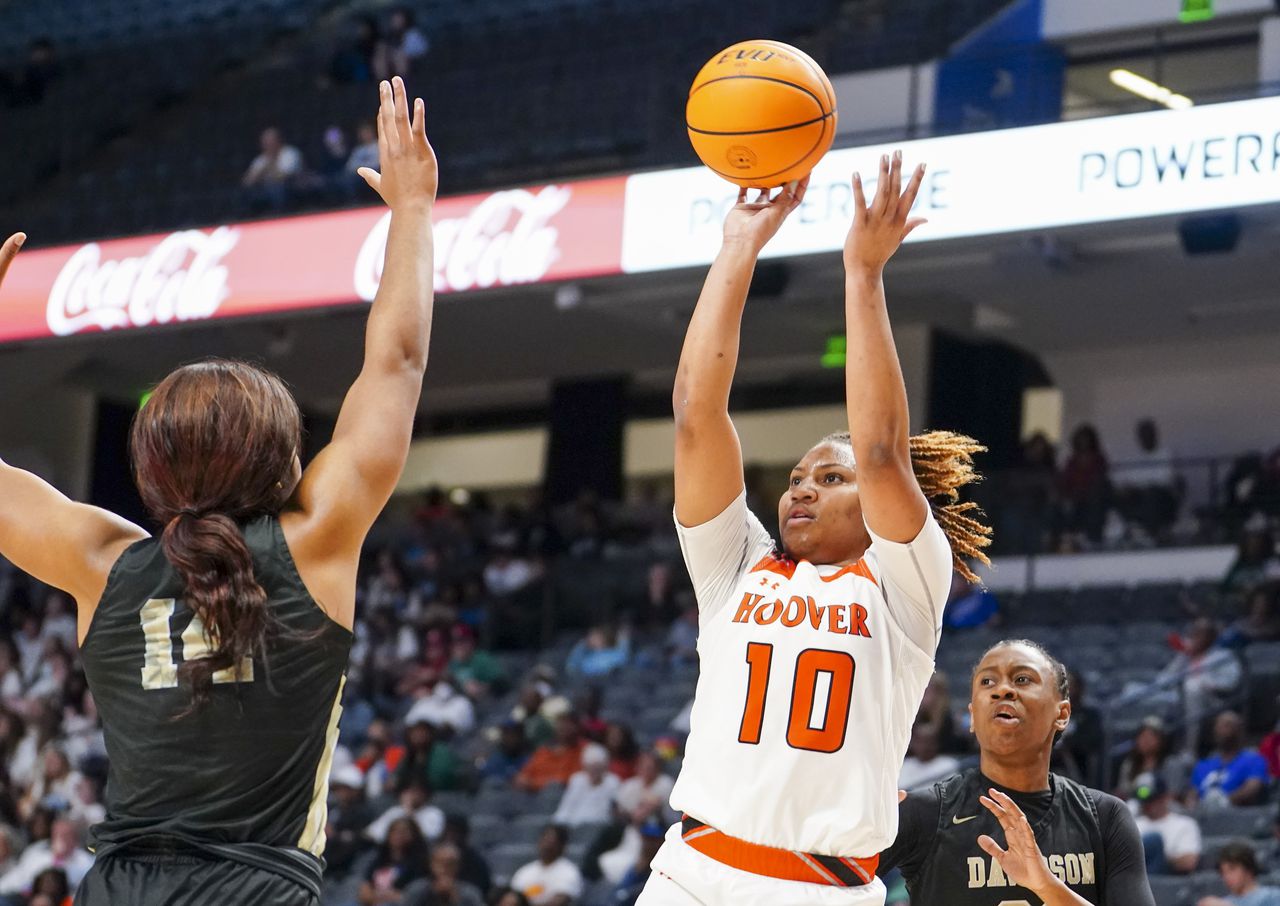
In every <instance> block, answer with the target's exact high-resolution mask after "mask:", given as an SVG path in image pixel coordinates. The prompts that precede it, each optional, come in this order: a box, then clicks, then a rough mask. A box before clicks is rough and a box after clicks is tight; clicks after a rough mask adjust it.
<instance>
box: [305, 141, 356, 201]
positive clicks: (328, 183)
mask: <svg viewBox="0 0 1280 906" xmlns="http://www.w3.org/2000/svg"><path fill="white" fill-rule="evenodd" d="M350 156H351V149H350V148H348V147H347V133H346V132H344V131H343V129H342V127H341V126H330V127H329V128H327V129H325V130H324V135H323V136H322V137H321V139H320V154H319V155H318V161H319V162H318V163H317V164H316V170H315V174H314V175H315V189H316V193H317V194H318V195H319V196H320V198H321V200H326V201H331V202H335V203H336V202H340V201H344V200H346V198H347V197H348V195H347V188H348V185H349V184H348V182H347V177H346V170H347V158H349V157H350Z"/></svg>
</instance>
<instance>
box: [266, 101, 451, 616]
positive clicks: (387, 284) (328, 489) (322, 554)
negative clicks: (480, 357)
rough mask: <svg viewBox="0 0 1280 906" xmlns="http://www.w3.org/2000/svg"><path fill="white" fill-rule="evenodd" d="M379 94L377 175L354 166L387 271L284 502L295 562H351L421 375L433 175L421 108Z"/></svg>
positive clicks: (400, 463) (429, 297)
mask: <svg viewBox="0 0 1280 906" xmlns="http://www.w3.org/2000/svg"><path fill="white" fill-rule="evenodd" d="M379 92H380V96H381V106H380V108H379V111H378V156H379V162H380V168H381V172H375V171H373V170H370V169H368V168H362V169H361V170H360V175H361V176H362V177H364V179H365V181H366V182H368V183H369V185H370V186H371V187H372V188H373V189H374V190H375V191H376V192H377V193H378V194H379V195H380V196H382V199H383V201H385V202H386V203H387V206H388V207H390V208H391V226H390V230H389V231H388V234H387V251H386V264H385V267H384V268H383V273H382V282H381V284H380V285H379V287H378V293H377V295H376V297H375V298H374V300H373V306H372V308H371V309H370V311H369V321H368V326H367V327H366V328H365V347H364V364H363V366H362V368H361V370H360V374H359V376H358V377H357V378H356V380H355V383H354V384H352V386H351V389H350V390H349V391H348V392H347V396H346V399H345V400H344V401H343V403H342V409H341V411H340V412H339V414H338V421H337V425H336V427H335V428H334V432H333V440H332V442H331V443H330V444H329V445H328V446H327V447H325V449H324V450H322V451H321V452H320V454H319V455H318V456H316V458H315V460H314V461H313V462H312V463H311V465H310V466H309V467H308V468H307V470H306V472H305V473H304V474H303V476H302V480H301V482H300V483H299V486H298V490H297V492H296V494H295V496H294V500H293V506H294V507H295V508H297V509H300V510H301V511H302V513H303V515H304V517H305V525H304V526H303V530H302V531H301V532H300V535H301V537H300V538H299V540H298V541H297V544H298V545H299V547H301V548H303V549H304V550H303V551H302V554H303V556H304V557H310V558H312V559H314V560H318V561H322V562H323V561H325V560H326V559H332V560H334V562H337V563H341V564H344V568H345V565H347V564H349V563H350V562H354V560H353V559H352V558H353V555H354V554H355V553H356V552H358V551H359V548H360V545H361V544H362V543H363V541H364V537H365V535H366V534H367V533H368V530H369V528H370V526H371V525H372V524H373V521H374V519H375V518H376V517H377V515H378V513H379V512H381V510H382V508H383V506H385V505H386V502H387V500H388V499H389V498H390V496H391V492H392V491H393V490H394V488H395V486H396V483H397V482H398V481H399V479H400V474H401V472H402V471H403V470H404V463H405V458H406V457H407V456H408V452H409V443H410V440H411V438H412V432H413V419H414V415H415V413H416V412H417V408H418V399H419V396H420V394H421V391H422V377H423V373H424V372H425V370H426V367H427V346H428V342H429V339H430V335H431V313H432V302H433V297H434V287H433V279H434V264H433V253H432V233H431V214H432V209H433V207H434V205H435V197H436V184H437V168H436V157H435V152H434V151H433V150H432V148H431V144H430V143H429V142H428V141H427V135H426V131H425V124H424V118H425V112H424V108H423V103H422V100H421V99H417V100H415V101H414V104H413V111H412V118H411V116H410V110H409V100H408V97H407V96H406V94H405V87H404V82H403V81H402V80H401V79H400V78H399V77H396V78H395V79H393V80H392V81H391V82H390V83H387V82H383V83H381V85H380V86H379ZM291 543H294V542H293V541H292V540H291ZM351 578H352V581H354V574H352V577H351ZM347 598H348V596H346V595H344V596H343V597H342V598H340V599H339V602H338V603H339V609H340V610H342V611H343V612H342V613H340V614H333V615H334V616H335V618H336V619H338V620H339V622H343V623H346V624H348V625H349V624H350V620H351V618H352V614H351V613H346V612H345V610H346V609H347V608H348V607H350V606H352V601H351V600H347ZM344 602H345V603H344ZM331 613H332V611H331Z"/></svg>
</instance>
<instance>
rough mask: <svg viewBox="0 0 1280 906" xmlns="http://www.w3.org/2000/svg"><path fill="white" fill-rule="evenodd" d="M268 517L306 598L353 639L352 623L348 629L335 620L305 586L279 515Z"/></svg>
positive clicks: (285, 558)
mask: <svg viewBox="0 0 1280 906" xmlns="http://www.w3.org/2000/svg"><path fill="white" fill-rule="evenodd" d="M270 519H271V533H272V536H273V537H274V538H275V539H276V540H277V541H278V542H280V549H281V550H282V551H283V552H284V562H285V565H287V566H288V567H289V572H290V573H292V574H293V578H294V579H296V580H297V581H298V586H299V587H300V588H301V589H302V590H303V591H305V592H306V593H307V598H308V599H309V600H310V601H311V604H312V606H313V607H315V609H316V610H318V611H320V613H322V614H323V615H324V618H325V619H326V620H328V621H329V622H330V623H332V624H333V625H334V626H335V627H337V628H338V629H340V630H341V631H343V632H345V633H346V634H347V635H349V636H351V638H352V639H354V638H355V632H354V631H353V629H354V624H353V629H348V628H347V627H346V626H343V625H342V624H341V623H339V622H338V621H337V620H335V619H334V618H333V615H332V614H331V613H329V611H327V610H325V609H324V605H322V604H321V603H320V600H319V599H318V598H317V597H316V596H315V595H314V594H312V593H311V589H310V588H308V587H307V583H306V582H305V581H304V580H303V578H302V573H301V572H299V571H298V564H297V561H295V560H294V559H293V551H292V550H291V549H290V548H289V539H288V538H286V537H285V536H284V526H283V525H281V524H280V517H279V516H272V517H270Z"/></svg>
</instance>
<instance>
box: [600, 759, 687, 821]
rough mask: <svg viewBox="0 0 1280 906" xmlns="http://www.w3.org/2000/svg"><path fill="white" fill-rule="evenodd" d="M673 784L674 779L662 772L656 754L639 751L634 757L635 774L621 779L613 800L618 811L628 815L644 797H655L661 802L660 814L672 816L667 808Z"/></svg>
mask: <svg viewBox="0 0 1280 906" xmlns="http://www.w3.org/2000/svg"><path fill="white" fill-rule="evenodd" d="M673 786H675V779H674V778H673V777H672V776H671V775H670V774H664V773H663V772H662V761H661V760H660V759H659V758H658V756H657V755H655V754H654V753H653V752H641V753H640V757H639V758H637V759H636V775H635V776H634V777H631V778H630V779H628V780H624V781H622V785H621V786H619V787H618V793H617V795H616V796H614V797H613V801H614V804H615V805H617V807H618V811H620V812H621V813H622V814H623V815H624V816H627V817H630V816H632V815H634V813H635V811H636V809H637V808H639V807H640V804H641V802H642V801H644V800H645V799H646V798H648V799H656V800H657V801H658V802H660V803H662V812H661V814H662V815H663V817H664V819H666V818H673V817H674V816H672V815H669V814H668V812H669V811H670V809H668V808H667V802H668V801H669V800H670V799H671V788H672V787H673Z"/></svg>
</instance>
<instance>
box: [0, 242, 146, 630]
mask: <svg viewBox="0 0 1280 906" xmlns="http://www.w3.org/2000/svg"><path fill="white" fill-rule="evenodd" d="M26 241H27V234H26V233H14V234H13V235H12V236H10V237H9V238H8V239H6V240H5V241H4V245H0V284H3V283H4V277H5V274H7V273H8V271H9V265H11V264H12V263H13V259H14V258H16V257H17V255H18V250H19V249H20V248H22V244H23V243H24V242H26ZM146 536H147V533H146V532H145V531H143V530H142V529H140V528H139V527H138V526H136V525H134V524H133V523H131V522H129V521H127V520H125V519H122V518H120V517H119V516H116V515H115V514H113V513H109V512H107V511H106V510H103V509H99V508H98V507H94V506H89V505H87V504H84V503H77V502H76V501H74V500H71V499H70V498H68V497H67V496H66V495H64V494H63V493H62V492H61V491H59V490H58V489H57V488H55V487H53V486H52V485H51V484H49V483H48V482H46V481H45V480H44V479H42V478H40V477H39V476H37V475H33V474H31V473H30V472H27V471H25V470H23V469H19V468H15V467H14V466H11V465H9V464H8V463H6V462H4V461H3V460H0V557H4V558H5V559H6V560H8V561H9V562H10V563H13V564H14V565H15V566H17V567H18V569H20V570H22V571H23V572H25V573H29V574H30V575H32V576H35V577H36V578H37V579H39V580H40V581H41V582H44V583H46V584H48V585H52V586H54V587H55V588H60V589H62V590H63V591H65V592H67V593H68V594H69V595H71V596H72V597H73V598H75V599H76V602H77V603H78V604H80V605H82V606H81V607H80V612H81V614H89V613H91V612H92V605H93V604H94V603H96V602H97V599H98V596H99V595H101V594H102V588H103V586H104V585H106V581H107V573H108V572H110V570H111V564H112V563H114V562H115V559H116V557H118V556H119V555H120V552H121V551H122V550H124V548H125V547H128V546H129V545H130V544H132V543H133V542H134V541H137V540H139V539H140V538H145V537H146ZM82 622H87V621H82ZM80 628H81V635H82V636H83V634H84V629H85V628H87V627H86V626H81V627H80Z"/></svg>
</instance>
